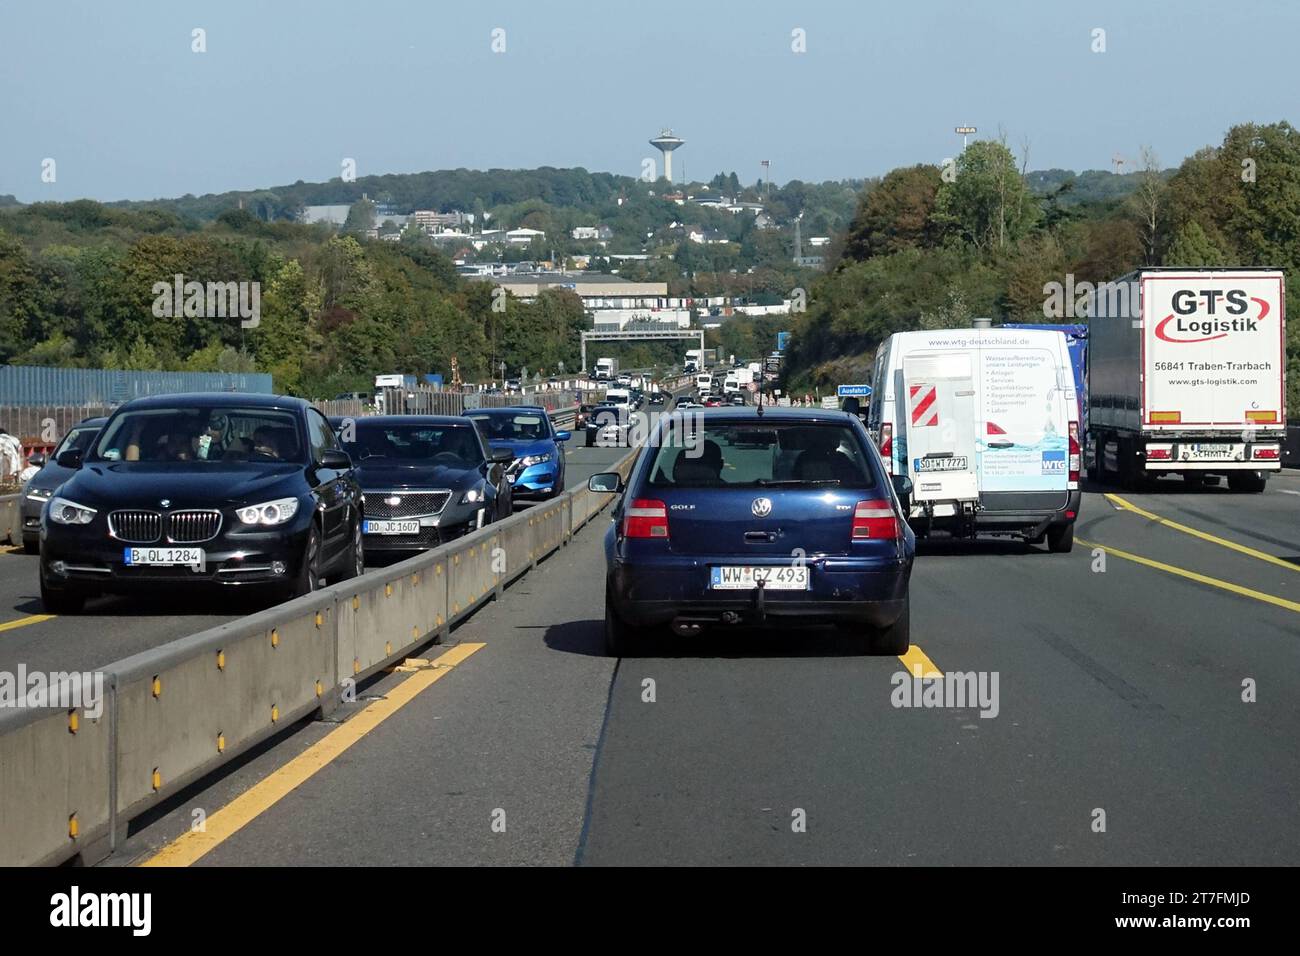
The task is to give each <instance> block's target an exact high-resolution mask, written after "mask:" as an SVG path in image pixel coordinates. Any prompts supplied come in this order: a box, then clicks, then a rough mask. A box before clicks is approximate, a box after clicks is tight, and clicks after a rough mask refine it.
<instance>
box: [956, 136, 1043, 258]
mask: <svg viewBox="0 0 1300 956" xmlns="http://www.w3.org/2000/svg"><path fill="white" fill-rule="evenodd" d="M1038 216H1039V207H1038V201H1037V199H1036V198H1035V197H1034V196H1033V194H1032V193H1030V191H1029V187H1028V186H1027V185H1026V184H1025V180H1024V177H1023V176H1022V175H1021V174H1020V171H1019V170H1018V169H1017V168H1016V160H1015V157H1014V156H1012V155H1011V151H1010V150H1009V149H1007V147H1006V146H1005V145H1004V144H1002V143H1000V142H995V141H993V140H980V141H978V142H974V143H971V144H970V145H969V146H967V147H966V149H964V150H962V153H961V156H960V157H958V159H957V163H956V167H955V171H954V176H953V178H952V181H951V182H948V181H945V182H943V184H942V185H941V186H940V189H939V194H938V197H937V199H936V202H935V222H936V224H937V225H940V226H942V227H944V228H946V229H949V230H952V231H953V232H954V233H955V234H956V235H957V236H959V237H960V238H962V239H964V240H965V241H967V242H969V243H971V244H972V245H974V246H975V247H976V248H979V249H1005V248H1006V247H1007V245H1009V244H1010V243H1013V242H1015V241H1016V240H1018V239H1019V238H1020V237H1021V236H1023V235H1025V234H1026V233H1027V232H1028V231H1029V229H1030V228H1031V227H1032V226H1033V225H1034V223H1035V222H1036V221H1037V219H1038Z"/></svg>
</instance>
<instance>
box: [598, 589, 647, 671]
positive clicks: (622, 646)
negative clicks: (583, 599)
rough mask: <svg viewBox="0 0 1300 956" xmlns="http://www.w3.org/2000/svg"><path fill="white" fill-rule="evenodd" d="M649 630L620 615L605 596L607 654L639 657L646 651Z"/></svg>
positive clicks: (610, 655) (607, 596)
mask: <svg viewBox="0 0 1300 956" xmlns="http://www.w3.org/2000/svg"><path fill="white" fill-rule="evenodd" d="M648 637H649V630H648V629H647V628H644V627H635V626H633V625H631V624H628V623H627V622H626V621H624V620H623V619H622V618H620V617H619V616H618V612H617V611H615V610H614V604H613V602H612V601H610V599H609V595H606V596H605V654H606V655H607V656H609V657H639V656H640V655H641V654H644V653H645V651H646V646H647V644H648Z"/></svg>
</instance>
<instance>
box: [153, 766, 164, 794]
mask: <svg viewBox="0 0 1300 956" xmlns="http://www.w3.org/2000/svg"><path fill="white" fill-rule="evenodd" d="M152 783H153V788H154V790H155V791H157V790H161V789H162V774H160V773H159V772H158V768H157V767H154V768H153V781H152Z"/></svg>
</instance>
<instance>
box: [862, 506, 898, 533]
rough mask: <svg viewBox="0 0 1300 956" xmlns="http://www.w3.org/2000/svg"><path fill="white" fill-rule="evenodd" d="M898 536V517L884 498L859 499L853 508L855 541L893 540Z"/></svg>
mask: <svg viewBox="0 0 1300 956" xmlns="http://www.w3.org/2000/svg"><path fill="white" fill-rule="evenodd" d="M897 537H898V518H897V517H896V516H895V515H894V509H893V507H892V506H891V505H890V503H889V502H888V501H886V500H884V499H883V498H882V499H879V500H872V501H859V502H858V505H857V507H856V508H854V509H853V539H854V540H855V541H862V540H867V539H869V540H872V541H880V540H882V539H883V540H886V541H893V540H894V539H896V538H897Z"/></svg>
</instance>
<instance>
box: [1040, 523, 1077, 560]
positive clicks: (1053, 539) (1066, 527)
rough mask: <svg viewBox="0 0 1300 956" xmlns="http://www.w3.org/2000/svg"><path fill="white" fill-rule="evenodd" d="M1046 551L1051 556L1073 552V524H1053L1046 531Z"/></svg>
mask: <svg viewBox="0 0 1300 956" xmlns="http://www.w3.org/2000/svg"><path fill="white" fill-rule="evenodd" d="M1047 550H1048V551H1050V552H1052V554H1069V553H1070V552H1071V551H1073V550H1074V522H1073V521H1071V522H1070V523H1069V524H1054V525H1052V526H1051V527H1050V528H1048V529H1047Z"/></svg>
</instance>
